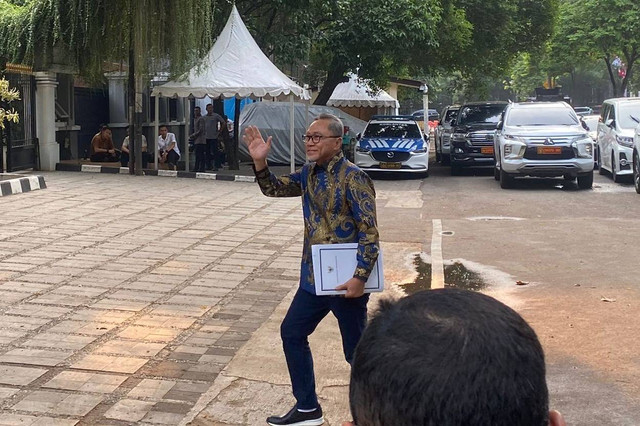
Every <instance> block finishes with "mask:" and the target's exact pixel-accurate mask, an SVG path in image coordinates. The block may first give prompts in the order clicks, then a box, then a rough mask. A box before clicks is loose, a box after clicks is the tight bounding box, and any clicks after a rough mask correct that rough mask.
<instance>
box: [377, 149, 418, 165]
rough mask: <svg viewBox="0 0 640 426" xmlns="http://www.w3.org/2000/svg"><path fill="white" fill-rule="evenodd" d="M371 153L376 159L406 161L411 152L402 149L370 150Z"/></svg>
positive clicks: (396, 161) (395, 161)
mask: <svg viewBox="0 0 640 426" xmlns="http://www.w3.org/2000/svg"><path fill="white" fill-rule="evenodd" d="M371 154H372V155H373V158H375V159H376V160H377V161H384V162H392V163H400V162H402V161H407V160H408V159H409V157H410V156H411V153H409V152H403V151H372V152H371Z"/></svg>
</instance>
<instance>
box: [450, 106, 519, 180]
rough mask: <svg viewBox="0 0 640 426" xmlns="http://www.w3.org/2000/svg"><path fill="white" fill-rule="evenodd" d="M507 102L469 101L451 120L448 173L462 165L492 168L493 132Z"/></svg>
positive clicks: (455, 172)
mask: <svg viewBox="0 0 640 426" xmlns="http://www.w3.org/2000/svg"><path fill="white" fill-rule="evenodd" d="M506 106H507V102H471V103H466V104H464V105H462V107H460V110H459V111H458V115H457V117H456V118H455V119H454V120H453V122H452V123H451V126H452V127H453V133H452V135H451V148H450V149H451V174H452V175H457V174H459V173H460V171H461V169H462V168H463V167H482V166H485V167H493V165H494V162H495V160H494V155H493V152H494V151H493V134H494V132H495V130H496V127H497V126H498V122H499V121H500V119H501V117H502V112H503V111H504V109H505V107H506Z"/></svg>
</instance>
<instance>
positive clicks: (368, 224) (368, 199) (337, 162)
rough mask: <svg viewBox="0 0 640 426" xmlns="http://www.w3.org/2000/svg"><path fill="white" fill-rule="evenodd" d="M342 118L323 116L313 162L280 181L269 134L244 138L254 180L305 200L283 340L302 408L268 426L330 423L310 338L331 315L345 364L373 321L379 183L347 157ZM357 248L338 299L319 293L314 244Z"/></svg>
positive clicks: (313, 131)
mask: <svg viewBox="0 0 640 426" xmlns="http://www.w3.org/2000/svg"><path fill="white" fill-rule="evenodd" d="M343 132H344V131H343V125H342V121H340V119H339V118H338V117H336V116H334V115H330V114H321V115H319V116H318V117H317V118H316V119H315V120H314V121H313V123H311V125H310V126H309V128H308V129H307V131H306V133H305V134H304V136H303V138H304V142H305V148H306V153H307V158H308V159H309V161H310V162H309V163H307V164H305V165H304V166H303V167H302V168H301V169H299V170H298V171H296V172H295V173H292V174H290V175H286V176H282V177H280V178H277V177H276V176H274V175H273V174H272V173H271V172H270V171H269V167H268V165H267V156H268V154H269V150H270V149H271V136H269V137H268V138H267V140H266V141H265V140H264V139H263V138H262V135H261V134H260V131H259V130H258V129H257V128H256V127H255V126H250V127H248V128H247V129H246V130H245V132H244V135H243V139H244V141H245V143H246V144H247V147H248V149H249V154H250V155H251V158H252V159H253V165H254V171H255V175H256V180H257V182H258V184H259V185H260V189H261V190H262V193H263V194H265V195H266V196H269V197H302V211H303V216H304V245H303V251H302V262H301V271H300V286H299V288H298V291H297V292H296V294H295V296H294V298H293V301H292V302H291V306H290V307H289V311H288V312H287V315H286V316H285V318H284V320H283V321H282V325H281V327H280V335H281V337H282V346H283V348H284V354H285V357H286V360H287V367H288V369H289V376H290V377H291V387H292V390H293V396H294V397H295V398H296V404H295V405H294V406H293V408H292V409H291V410H290V411H289V412H288V413H286V414H284V415H283V416H271V417H269V418H268V419H267V423H268V424H270V425H274V426H275V425H298V426H303V425H304V426H314V425H321V424H323V423H324V417H323V414H322V408H321V407H320V404H319V403H318V396H317V394H316V389H315V376H314V371H313V359H312V357H311V350H310V348H309V341H308V337H309V335H310V334H311V333H313V331H314V330H315V328H316V326H317V325H318V324H319V323H320V321H321V320H322V319H323V318H324V317H325V316H326V315H327V314H328V313H329V312H332V313H333V315H334V316H335V317H336V318H337V320H338V325H339V327H340V334H341V335H342V347H343V351H344V356H345V359H346V360H347V362H349V363H350V362H351V360H352V358H353V351H354V349H355V347H356V344H357V343H358V340H359V339H360V336H361V335H362V331H363V330H364V327H365V325H366V322H367V302H368V301H369V294H365V293H364V285H365V282H366V281H367V279H368V278H369V274H371V270H372V269H373V266H374V264H375V262H376V260H377V259H378V253H379V250H380V244H379V241H378V239H379V238H378V229H377V220H376V202H375V191H374V189H373V182H372V181H371V179H370V178H369V176H367V175H366V173H364V172H363V171H362V170H360V169H359V168H358V167H357V166H355V165H354V164H353V163H351V162H350V161H348V160H347V159H346V158H344V155H343V154H342V135H343ZM354 242H355V243H358V249H357V256H356V257H357V266H356V268H355V270H354V271H353V276H352V278H350V279H349V280H347V282H345V283H344V284H342V285H340V286H338V287H336V289H337V290H346V293H345V294H344V296H343V295H340V296H318V295H316V292H315V286H314V277H313V264H312V258H311V246H312V245H313V244H334V243H354Z"/></svg>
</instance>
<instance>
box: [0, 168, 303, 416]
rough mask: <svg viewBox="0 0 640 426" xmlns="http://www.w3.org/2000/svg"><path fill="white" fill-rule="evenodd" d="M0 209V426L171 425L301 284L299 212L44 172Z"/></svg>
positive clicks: (240, 197) (293, 206)
mask: <svg viewBox="0 0 640 426" xmlns="http://www.w3.org/2000/svg"><path fill="white" fill-rule="evenodd" d="M41 174H43V175H44V176H45V178H46V181H47V187H48V188H47V189H46V190H44V191H35V192H29V193H24V194H17V195H14V196H12V197H7V198H5V199H3V200H2V203H1V204H0V425H15V424H21V425H65V426H66V425H76V424H77V425H125V424H132V423H136V424H154V425H162V424H166V425H174V424H178V423H179V422H180V421H181V419H183V417H184V416H185V415H186V414H187V413H188V412H189V411H190V410H191V408H192V407H193V406H194V404H195V403H196V401H198V399H199V398H200V397H201V395H202V394H203V393H204V392H206V391H207V390H208V389H209V387H210V386H211V384H212V383H213V381H214V380H215V379H216V377H217V375H218V373H219V372H220V371H221V370H222V369H223V368H224V367H225V366H226V365H227V364H228V363H229V361H230V360H231V359H232V357H233V356H234V355H235V354H236V352H237V351H238V349H239V348H240V347H241V346H242V345H243V344H244V343H245V342H246V341H247V340H248V339H249V338H250V336H251V335H252V333H253V332H254V331H255V330H256V329H258V327H260V325H261V324H262V323H263V322H264V321H265V320H266V319H267V318H268V317H269V316H270V315H271V313H272V312H273V310H274V309H275V307H276V306H278V304H279V303H280V302H281V301H282V300H283V298H284V297H285V296H286V295H287V293H288V292H289V291H290V290H291V289H292V288H293V287H294V286H295V285H296V284H297V279H298V269H299V259H300V252H301V244H302V223H301V221H302V219H301V214H300V200H299V199H298V198H292V199H277V200H275V199H269V198H266V197H264V196H262V194H261V193H260V191H259V189H258V187H257V185H256V184H252V183H242V182H224V181H213V182H210V181H200V180H190V179H185V180H172V179H158V178H154V177H134V176H128V175H109V174H101V175H93V174H80V173H64V172H57V173H41Z"/></svg>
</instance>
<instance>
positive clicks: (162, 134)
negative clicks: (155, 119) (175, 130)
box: [160, 127, 169, 139]
mask: <svg viewBox="0 0 640 426" xmlns="http://www.w3.org/2000/svg"><path fill="white" fill-rule="evenodd" d="M167 132H169V131H168V130H167V128H166V127H160V136H162V138H163V139H164V138H166V137H167Z"/></svg>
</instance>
